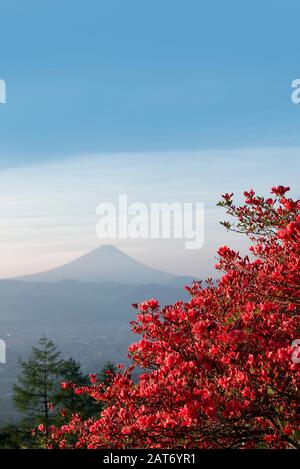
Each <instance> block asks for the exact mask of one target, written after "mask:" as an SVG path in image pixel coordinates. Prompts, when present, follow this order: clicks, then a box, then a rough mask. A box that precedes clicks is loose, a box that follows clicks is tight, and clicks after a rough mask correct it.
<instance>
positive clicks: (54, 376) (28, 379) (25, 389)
mask: <svg viewBox="0 0 300 469" xmlns="http://www.w3.org/2000/svg"><path fill="white" fill-rule="evenodd" d="M20 366H21V374H20V376H19V378H18V381H19V384H18V385H15V386H14V389H13V399H14V403H15V405H16V407H17V408H18V409H19V410H20V411H21V412H23V413H24V414H25V421H26V423H27V424H29V425H31V426H35V425H37V424H43V425H44V428H45V432H46V433H48V431H49V428H50V425H51V423H52V421H53V416H52V415H51V412H50V406H51V403H52V400H53V398H54V396H55V393H56V392H57V388H58V383H59V376H60V374H61V369H62V366H63V360H61V358H60V352H58V351H57V348H56V346H55V344H54V343H53V342H52V341H51V340H49V339H47V338H46V337H45V336H43V337H41V338H40V339H39V341H38V347H32V352H31V354H30V356H29V359H28V360H27V361H23V360H20Z"/></svg>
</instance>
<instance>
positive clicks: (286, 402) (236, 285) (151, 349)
mask: <svg viewBox="0 0 300 469" xmlns="http://www.w3.org/2000/svg"><path fill="white" fill-rule="evenodd" d="M287 190H288V188H284V187H282V186H279V187H277V188H273V189H272V194H273V195H274V198H272V199H270V198H269V199H264V198H263V197H257V196H256V195H255V193H254V191H253V190H251V191H249V192H246V193H245V197H246V201H245V205H243V206H241V207H236V206H235V205H234V203H233V200H232V194H225V196H224V197H223V201H222V202H220V205H221V206H225V207H226V208H227V212H228V214H229V215H231V216H233V217H235V219H236V220H237V223H236V224H234V225H232V224H231V223H229V222H224V225H225V226H226V227H227V228H228V229H233V230H236V231H238V232H243V233H246V234H247V235H248V236H249V237H250V239H251V241H252V248H251V252H252V254H251V256H250V257H251V259H250V258H249V257H248V256H246V257H241V256H240V255H239V253H237V252H235V251H233V250H231V249H229V248H228V247H223V248H221V249H220V250H219V262H218V265H217V269H219V270H222V271H223V276H222V278H221V279H220V280H219V281H218V282H216V283H214V282H213V281H211V280H208V281H207V282H206V284H205V285H204V286H202V284H201V283H200V282H195V283H194V284H193V286H192V287H191V288H188V291H189V292H190V295H191V298H190V301H189V302H188V303H183V302H182V301H179V302H178V303H176V304H175V305H172V306H166V307H164V308H162V309H160V308H159V305H158V303H157V301H156V300H150V301H148V302H145V303H143V304H141V305H139V306H137V305H136V307H137V308H138V315H137V320H136V321H135V322H133V324H132V328H133V331H134V332H135V333H137V334H140V335H141V336H142V338H141V340H140V341H139V342H138V343H136V344H133V345H132V346H131V347H130V349H129V352H130V355H131V357H132V360H133V363H134V365H135V366H138V367H140V368H141V369H143V373H142V374H141V375H140V377H139V380H138V382H137V383H134V382H133V381H132V379H131V372H132V369H133V367H131V368H129V369H127V370H125V371H120V372H119V373H117V374H116V376H115V377H114V379H113V382H112V384H111V385H110V386H108V387H107V386H104V385H99V384H97V383H96V382H95V381H94V379H93V383H92V384H91V386H89V387H85V388H79V389H76V392H77V393H80V394H87V395H89V396H92V397H93V398H94V399H96V400H97V401H99V402H101V403H104V404H105V408H104V410H102V411H101V413H99V417H98V418H96V419H92V420H87V421H84V420H82V419H81V417H80V416H79V415H74V416H73V418H72V419H71V421H69V422H67V423H66V425H64V426H62V427H61V428H55V429H54V430H53V431H52V434H51V437H50V441H49V443H48V444H49V447H60V448H66V447H67V448H145V447H147V448H164V449H166V448H261V447H266V448H299V447H300V442H299V431H300V419H299V407H300V402H299V378H300V365H299V363H293V360H292V358H291V357H292V353H293V349H292V342H293V340H295V339H296V338H300V319H299V311H300V288H299V286H300V256H299V254H300V244H299V241H300V216H299V209H300V202H299V201H294V200H291V199H287V198H286V197H285V194H286V192H287Z"/></svg>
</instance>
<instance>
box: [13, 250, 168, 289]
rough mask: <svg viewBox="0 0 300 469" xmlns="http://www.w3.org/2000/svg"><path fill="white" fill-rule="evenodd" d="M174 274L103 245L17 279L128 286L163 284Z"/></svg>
mask: <svg viewBox="0 0 300 469" xmlns="http://www.w3.org/2000/svg"><path fill="white" fill-rule="evenodd" d="M174 278H176V277H175V276H174V275H172V274H169V273H166V272H163V271H161V270H157V269H153V268H152V267H149V266H147V265H145V264H143V263H141V262H139V261H138V260H136V259H134V258H132V257H130V256H128V255H127V254H125V253H124V252H123V251H121V250H120V249H118V248H117V247H115V246H113V245H110V244H104V245H101V246H99V247H97V248H96V249H93V250H92V251H90V252H88V253H87V254H84V255H83V256H81V257H79V258H77V259H75V260H73V261H71V262H69V263H67V264H64V265H62V266H59V267H56V268H54V269H51V270H49V271H47V272H41V273H37V274H34V275H29V276H26V277H22V278H19V279H18V280H30V281H35V282H39V281H40V282H58V281H61V280H76V281H77V282H84V283H86V282H117V283H124V284H129V285H142V284H149V283H160V284H164V283H166V282H169V281H170V280H172V279H174Z"/></svg>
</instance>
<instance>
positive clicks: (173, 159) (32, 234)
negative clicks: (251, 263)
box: [0, 148, 300, 277]
mask: <svg viewBox="0 0 300 469" xmlns="http://www.w3.org/2000/svg"><path fill="white" fill-rule="evenodd" d="M299 155H300V148H299V149H297V148H294V149H288V148H287V149H283V148H282V149H277V148H270V149H266V148H262V149H256V150H245V149H239V150H232V151H210V152H209V151H202V152H201V151H197V152H196V151H195V152H191V153H188V152H182V153H172V152H170V153H152V154H150V153H148V154H145V153H136V154H129V153H128V154H106V155H82V156H81V157H76V158H67V159H65V160H60V161H58V162H47V163H39V164H34V165H28V166H23V167H19V168H11V169H6V170H2V171H0V211H1V219H0V233H1V238H0V239H1V243H0V257H1V264H0V275H1V276H2V277H4V276H12V275H16V274H24V273H32V272H36V271H39V270H46V269H47V268H50V267H54V266H56V265H58V264H62V263H64V262H66V261H67V260H71V259H73V258H75V257H77V256H79V255H81V254H83V253H84V252H87V251H89V250H90V249H93V248H94V247H97V246H98V245H100V244H101V243H103V241H102V240H99V239H98V238H97V236H96V224H97V221H98V220H99V217H97V216H96V207H97V205H98V204H99V203H101V202H112V203H115V204H117V202H118V196H119V194H126V195H127V196H128V202H129V203H131V202H142V203H145V204H147V205H149V203H151V202H169V203H171V202H193V203H196V202H202V203H204V204H205V243H204V246H203V248H202V249H200V250H197V251H188V250H186V249H185V243H184V240H176V241H174V240H173V241H172V240H138V241H136V240H130V239H128V240H118V239H117V240H111V241H110V240H108V241H105V242H104V243H105V244H108V243H109V244H114V245H116V246H118V247H119V248H121V249H123V250H124V251H125V252H127V253H128V254H130V255H132V256H134V257H136V258H137V259H139V260H141V261H144V262H146V263H147V264H149V265H151V266H153V267H158V268H161V269H163V270H167V271H170V272H174V273H177V274H191V275H198V276H202V275H205V276H206V275H207V274H210V273H211V272H212V267H213V264H214V256H215V252H216V249H217V247H218V246H219V245H224V244H226V243H227V244H228V243H229V244H230V245H232V246H233V247H236V248H242V249H245V245H244V244H243V243H242V241H241V240H240V239H239V238H238V237H237V236H236V235H232V234H227V233H226V231H225V230H224V229H223V228H222V227H221V226H219V224H218V222H219V220H223V219H224V217H225V214H224V211H223V210H222V209H220V208H217V207H216V203H217V201H218V200H219V198H220V197H219V195H220V194H221V193H224V192H227V191H229V192H231V191H232V192H235V193H236V196H237V198H238V199H240V196H241V194H242V193H243V191H244V189H250V188H251V187H255V189H257V191H258V193H263V194H265V193H267V191H268V189H269V188H271V186H272V185H274V184H284V185H286V184H289V185H291V187H292V188H293V192H292V194H293V195H295V196H299V192H297V190H298V188H299V169H300V158H299Z"/></svg>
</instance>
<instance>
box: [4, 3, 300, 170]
mask: <svg viewBox="0 0 300 469" xmlns="http://www.w3.org/2000/svg"><path fill="white" fill-rule="evenodd" d="M0 13H1V29H0V78H3V79H5V80H6V82H7V93H8V94H7V105H6V106H2V107H0V165H1V166H2V167H5V166H6V167H7V166H9V165H14V164H20V163H22V164H23V163H29V162H31V161H39V160H45V159H51V158H54V159H55V158H56V159H57V158H65V157H67V156H70V155H73V154H80V153H82V152H83V153H86V152H103V151H105V152H106V151H149V150H151V151H152V150H159V151H161V150H170V149H171V150H178V149H182V150H186V149H195V148H196V149H198V148H201V149H202V148H224V147H225V148H233V147H234V148H239V147H242V146H243V147H253V146H264V145H266V146H274V145H275V146H281V145H283V146H289V145H292V146H294V145H298V144H299V143H300V133H299V123H300V106H296V105H292V104H291V100H290V93H291V89H290V85H291V82H292V80H293V79H294V78H297V77H299V75H300V70H299V47H298V45H299V13H300V5H299V2H297V1H276V0H275V1H273V2H272V3H270V2H261V1H256V0H254V1H252V2H247V3H245V2H240V1H232V0H228V1H226V2H224V1H221V0H219V1H213V2H208V1H199V0H189V1H188V2H186V1H183V0H172V1H169V0H164V1H161V0H152V1H151V2H142V1H140V0H127V1H126V2H125V1H124V0H110V1H102V0H88V1H84V2H83V1H81V0H79V1H76V2H73V1H69V0H64V1H59V0H26V2H20V1H16V0H1V1H0Z"/></svg>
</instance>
